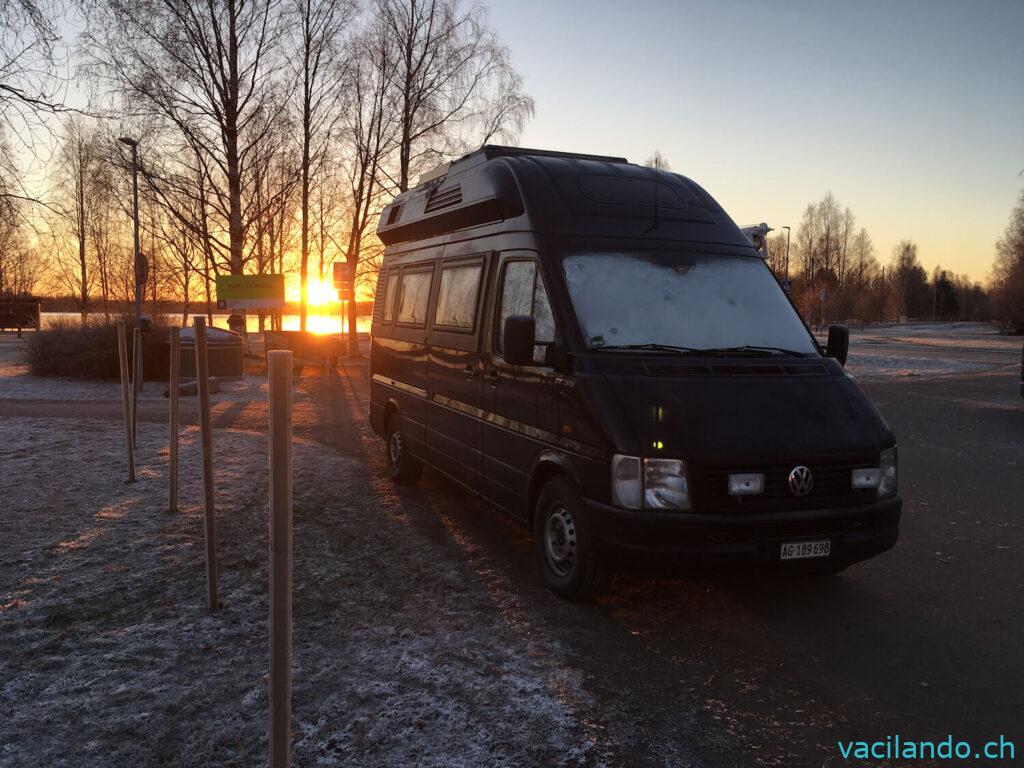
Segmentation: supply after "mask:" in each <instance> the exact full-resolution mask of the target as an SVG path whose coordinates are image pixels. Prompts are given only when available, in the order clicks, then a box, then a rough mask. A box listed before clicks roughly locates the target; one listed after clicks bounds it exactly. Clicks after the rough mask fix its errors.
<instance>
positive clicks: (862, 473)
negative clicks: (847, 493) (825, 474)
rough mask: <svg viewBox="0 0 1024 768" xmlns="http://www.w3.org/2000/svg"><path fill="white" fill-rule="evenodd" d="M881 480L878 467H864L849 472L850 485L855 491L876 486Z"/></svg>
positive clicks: (880, 471) (880, 472) (871, 488)
mask: <svg viewBox="0 0 1024 768" xmlns="http://www.w3.org/2000/svg"><path fill="white" fill-rule="evenodd" d="M881 482H882V470H881V469H880V468H878V467H864V468H863V469H855V470H853V471H852V472H851V473H850V487H852V488H853V490H855V491H866V490H873V489H875V488H877V487H878V486H879V485H880V484H881Z"/></svg>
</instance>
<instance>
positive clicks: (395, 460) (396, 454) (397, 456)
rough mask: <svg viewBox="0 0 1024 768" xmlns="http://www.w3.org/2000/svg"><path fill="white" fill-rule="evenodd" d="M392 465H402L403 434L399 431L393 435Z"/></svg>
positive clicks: (391, 448)
mask: <svg viewBox="0 0 1024 768" xmlns="http://www.w3.org/2000/svg"><path fill="white" fill-rule="evenodd" d="M390 450H391V463H392V464H393V465H395V466H396V467H397V466H398V465H399V464H401V463H402V433H401V432H399V431H398V430H397V429H396V430H395V431H394V432H392V433H391V444H390Z"/></svg>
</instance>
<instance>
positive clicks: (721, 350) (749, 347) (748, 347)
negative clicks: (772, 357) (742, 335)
mask: <svg viewBox="0 0 1024 768" xmlns="http://www.w3.org/2000/svg"><path fill="white" fill-rule="evenodd" d="M700 351H701V352H707V353H708V354H719V355H727V354H729V353H731V352H741V353H742V352H778V353H779V354H783V355H787V356H789V357H803V356H804V353H803V352H797V351H796V350H795V349H786V348H784V347H762V346H758V345H755V344H744V345H743V346H740V347H717V348H715V349H702V350H700Z"/></svg>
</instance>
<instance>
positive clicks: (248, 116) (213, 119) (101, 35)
mask: <svg viewBox="0 0 1024 768" xmlns="http://www.w3.org/2000/svg"><path fill="white" fill-rule="evenodd" d="M85 5H86V8H87V12H88V19H89V24H88V29H87V31H86V33H85V34H84V36H83V39H84V42H85V46H86V50H87V51H88V53H89V56H90V59H91V62H92V71H93V72H94V73H96V74H97V75H98V76H99V77H100V78H101V79H102V80H103V81H105V82H109V83H111V84H112V85H114V86H115V87H116V88H118V89H119V91H120V93H121V95H122V96H123V98H124V100H125V102H126V103H128V104H130V105H131V106H132V107H134V108H135V112H136V113H137V114H148V115H151V116H153V117H158V118H160V119H162V120H164V121H165V122H167V123H169V124H170V125H171V126H173V127H174V128H176V129H177V131H178V132H179V133H180V134H181V136H183V137H184V140H185V142H184V144H185V146H184V147H183V149H189V148H190V149H192V150H193V151H195V152H197V153H198V154H199V155H200V156H201V158H202V162H203V164H204V166H205V167H204V168H203V171H202V174H203V178H204V185H205V186H207V189H206V190H204V192H206V193H208V195H209V197H208V202H209V208H208V210H207V213H210V212H211V211H212V212H216V213H217V214H219V215H220V216H221V217H222V218H223V219H224V220H225V222H226V229H227V233H228V238H227V239H228V245H229V259H228V264H227V266H228V268H229V270H230V271H231V272H232V273H234V274H239V273H241V272H242V271H243V269H244V266H245V261H246V253H245V238H246V227H247V224H248V222H247V221H245V220H244V218H243V185H244V183H245V177H246V173H247V170H248V164H249V161H250V159H251V158H250V156H251V154H252V153H253V152H254V149H255V147H256V146H257V145H258V144H259V142H260V141H261V139H262V138H263V137H264V136H265V134H266V133H267V132H268V131H269V130H270V129H271V126H272V124H273V121H274V117H275V115H276V114H277V112H278V111H280V109H281V108H282V105H281V104H280V103H275V102H274V98H273V97H274V89H273V88H272V81H273V78H274V76H275V74H276V73H277V71H278V70H279V68H280V60H279V56H278V55H277V48H276V45H277V43H278V37H279V29H278V27H277V23H278V20H279V14H278V13H277V10H278V0H210V1H209V2H206V3H202V4H196V3H192V2H189V1H188V0H104V2H100V3H87V4H85ZM205 197H206V195H205V194H204V198H205Z"/></svg>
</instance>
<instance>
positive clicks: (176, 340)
mask: <svg viewBox="0 0 1024 768" xmlns="http://www.w3.org/2000/svg"><path fill="white" fill-rule="evenodd" d="M180 368H181V337H180V335H179V331H178V329H177V328H172V329H171V374H170V391H169V392H168V394H169V395H170V401H171V402H170V425H169V431H170V468H171V471H170V475H171V488H170V498H169V499H168V502H167V511H168V512H172V513H173V512H177V511H178V388H179V381H178V379H179V371H180Z"/></svg>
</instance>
